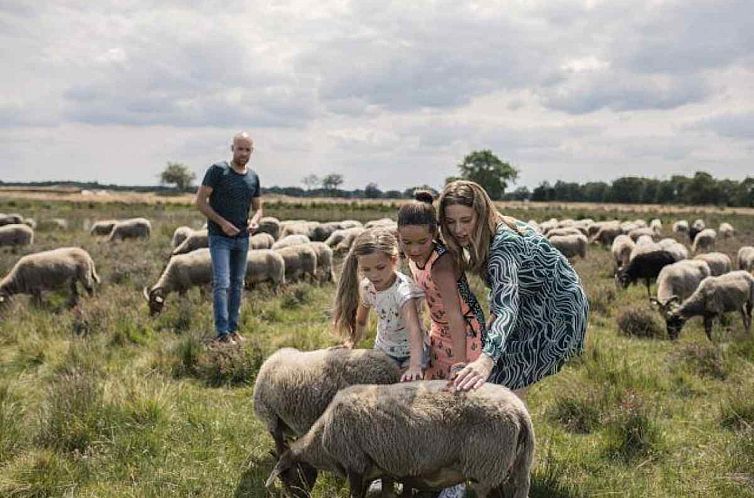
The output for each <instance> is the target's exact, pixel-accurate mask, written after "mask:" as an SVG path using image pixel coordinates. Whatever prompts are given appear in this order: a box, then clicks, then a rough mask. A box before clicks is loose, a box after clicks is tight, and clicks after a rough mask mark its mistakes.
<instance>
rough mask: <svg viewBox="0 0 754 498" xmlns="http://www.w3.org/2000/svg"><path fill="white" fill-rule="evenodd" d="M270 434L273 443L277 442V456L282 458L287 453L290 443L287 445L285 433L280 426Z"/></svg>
mask: <svg viewBox="0 0 754 498" xmlns="http://www.w3.org/2000/svg"><path fill="white" fill-rule="evenodd" d="M270 434H271V435H272V439H273V441H275V451H276V452H277V455H275V456H276V457H278V458H280V456H281V455H282V454H283V453H285V450H287V449H288V443H286V441H285V436H283V431H282V429H280V427H279V426H278V427H276V428H275V430H274V431H270Z"/></svg>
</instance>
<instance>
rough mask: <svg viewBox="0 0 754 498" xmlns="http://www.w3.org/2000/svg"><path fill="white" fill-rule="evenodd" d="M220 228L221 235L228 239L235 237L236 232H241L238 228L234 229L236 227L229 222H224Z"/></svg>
mask: <svg viewBox="0 0 754 498" xmlns="http://www.w3.org/2000/svg"><path fill="white" fill-rule="evenodd" d="M220 228H222V229H223V233H224V234H225V235H227V236H228V237H235V236H236V235H238V232H240V231H241V230H239V229H238V228H236V226H235V225H234V224H233V223H231V222H229V221H228V220H225V222H224V223H223V224H222V225H220Z"/></svg>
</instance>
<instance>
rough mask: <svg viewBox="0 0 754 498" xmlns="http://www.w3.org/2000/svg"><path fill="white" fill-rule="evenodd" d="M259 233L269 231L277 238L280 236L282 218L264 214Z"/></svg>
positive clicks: (260, 221)
mask: <svg viewBox="0 0 754 498" xmlns="http://www.w3.org/2000/svg"><path fill="white" fill-rule="evenodd" d="M257 233H268V234H270V235H272V238H273V239H275V240H277V239H278V238H280V220H278V219H277V218H274V217H272V216H264V217H263V218H262V219H260V220H259V229H257Z"/></svg>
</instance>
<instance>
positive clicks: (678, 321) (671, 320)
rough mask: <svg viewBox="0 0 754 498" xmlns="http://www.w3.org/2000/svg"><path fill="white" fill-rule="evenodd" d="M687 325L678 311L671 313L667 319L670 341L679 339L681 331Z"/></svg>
mask: <svg viewBox="0 0 754 498" xmlns="http://www.w3.org/2000/svg"><path fill="white" fill-rule="evenodd" d="M685 323H686V320H685V319H684V318H683V317H682V316H681V315H680V313H678V311H677V310H676V311H673V312H672V313H670V315H669V316H668V317H666V318H665V325H666V327H667V330H668V337H670V339H671V340H673V341H675V340H676V339H678V335H679V334H680V333H681V329H682V328H683V325H684V324H685Z"/></svg>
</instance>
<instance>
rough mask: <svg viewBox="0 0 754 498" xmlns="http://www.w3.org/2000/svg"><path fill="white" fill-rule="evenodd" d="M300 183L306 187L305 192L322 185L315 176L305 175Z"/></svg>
mask: <svg viewBox="0 0 754 498" xmlns="http://www.w3.org/2000/svg"><path fill="white" fill-rule="evenodd" d="M301 183H303V184H304V185H306V188H307V190H311V189H313V188H317V187H319V186H320V185H322V180H321V179H320V178H319V177H318V176H317V175H307V176H305V177H304V178H303V179H302V180H301Z"/></svg>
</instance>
